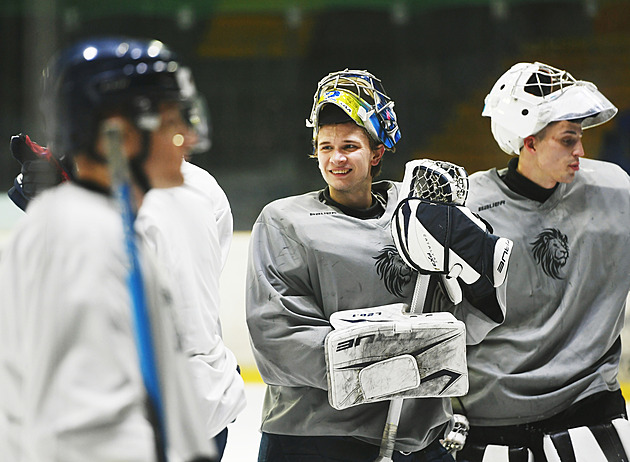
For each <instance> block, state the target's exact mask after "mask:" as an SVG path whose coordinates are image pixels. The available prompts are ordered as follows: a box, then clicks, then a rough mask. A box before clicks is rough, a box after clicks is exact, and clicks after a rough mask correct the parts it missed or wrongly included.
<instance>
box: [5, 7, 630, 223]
mask: <svg viewBox="0 0 630 462" xmlns="http://www.w3.org/2000/svg"><path fill="white" fill-rule="evenodd" d="M629 24H630V2H629V1H628V0H562V1H531V0H133V1H129V0H108V1H107V2H94V1H91V0H90V1H88V0H2V8H1V11H0V63H1V64H2V71H1V72H0V146H3V148H2V151H1V152H0V191H6V190H7V189H8V188H9V187H10V185H11V184H12V181H13V178H14V177H15V175H16V174H17V173H19V164H18V163H17V162H16V161H15V160H14V159H12V158H11V156H10V154H9V152H8V144H9V139H10V136H11V135H14V134H17V133H19V132H25V133H27V134H30V135H31V137H32V138H33V139H34V140H36V141H38V142H39V143H40V144H45V143H46V137H45V131H44V129H45V127H43V124H42V118H41V115H40V113H39V109H38V104H37V100H38V96H39V76H40V73H41V70H42V68H43V67H44V65H45V63H46V62H47V60H48V59H49V58H50V56H51V55H52V54H53V53H54V52H55V51H56V50H57V49H59V48H60V47H62V46H65V45H67V44H68V43H69V42H72V41H74V40H76V39H79V38H83V37H86V36H91V35H104V34H123V35H131V36H141V37H150V38H157V39H159V40H162V41H163V42H165V43H166V44H168V45H170V46H171V47H172V48H173V49H175V51H177V52H178V53H179V54H180V55H181V56H182V58H183V60H184V61H185V62H186V63H187V64H188V65H190V66H191V67H192V69H193V72H194V75H195V76H196V80H197V84H198V87H200V89H201V91H202V92H203V93H204V94H205V96H206V97H207V99H208V104H209V109H210V114H211V120H212V131H213V134H212V141H213V145H212V147H211V149H210V151H209V152H208V153H206V154H202V155H199V156H197V157H196V158H194V159H193V161H194V162H195V163H197V164H199V165H201V166H202V167H204V168H206V169H207V170H209V171H210V172H211V173H212V174H213V175H214V176H215V177H216V178H217V180H218V181H219V183H220V184H221V185H222V186H223V188H224V189H225V191H226V193H227V195H228V197H229V198H230V201H231V204H232V208H233V213H234V220H235V229H237V230H239V231H249V230H250V229H251V226H252V224H253V222H254V220H255V219H256V217H257V215H258V213H259V212H260V210H261V208H262V207H263V206H264V205H265V204H266V203H268V202H270V201H272V200H274V199H276V198H279V197H282V196H286V195H291V194H298V193H302V192H306V191H309V190H312V189H319V188H321V187H322V186H323V184H324V183H323V181H322V179H321V177H320V175H319V173H318V170H317V166H316V163H315V161H314V160H312V159H309V158H308V154H309V153H310V151H311V145H310V136H311V132H310V130H309V129H307V128H306V127H305V125H304V121H305V119H306V118H307V117H308V115H309V112H310V109H311V104H312V97H313V93H314V91H315V89H316V86H317V82H318V81H319V80H320V79H321V78H322V77H323V76H325V75H326V74H328V73H329V72H333V71H337V70H342V69H344V68H346V67H348V68H355V69H367V70H369V71H370V72H372V73H373V74H375V75H376V76H377V77H379V78H381V80H382V81H383V84H384V86H385V89H386V90H387V92H388V93H389V95H390V96H391V97H392V98H393V99H394V101H395V102H396V107H395V110H396V112H397V114H398V117H399V122H400V127H401V132H402V140H401V142H400V143H399V148H398V151H397V153H396V154H394V155H389V156H388V157H387V158H386V159H385V162H384V169H383V173H382V177H383V178H391V179H402V174H403V166H404V163H405V162H406V161H408V160H409V159H412V158H417V157H430V158H439V159H444V160H450V161H452V162H456V163H459V164H461V165H463V166H464V167H466V169H467V170H468V171H469V172H474V171H476V170H479V169H485V168H489V167H493V166H504V165H505V164H506V163H507V160H508V157H507V156H506V155H505V154H503V153H502V152H501V151H500V150H499V148H498V147H497V145H496V144H495V142H494V140H493V139H492V136H491V134H490V129H489V120H487V119H485V118H482V117H481V115H480V114H481V110H482V108H483V99H484V96H485V95H486V94H487V92H488V91H489V90H490V88H491V87H492V84H493V83H494V81H495V80H496V79H497V78H498V77H499V75H500V74H502V73H503V72H504V71H505V70H507V69H508V68H509V67H510V66H511V65H512V64H514V63H515V62H518V61H536V60H537V61H542V62H544V63H546V64H550V65H552V66H555V67H559V68H562V69H567V70H568V71H569V72H571V73H572V74H573V75H574V76H575V77H576V78H578V79H585V80H591V81H593V82H595V83H596V84H597V86H598V87H599V88H600V90H602V92H603V93H604V94H605V95H606V96H607V97H608V98H609V99H611V100H612V101H613V103H615V104H616V105H617V106H618V107H619V108H620V114H619V115H618V116H617V117H616V118H615V119H613V121H612V122H611V123H608V124H606V125H604V126H602V127H600V128H598V129H596V130H592V131H589V132H587V136H585V145H586V148H587V152H588V153H589V154H590V156H591V157H599V158H608V159H612V160H614V161H617V162H619V163H622V164H626V163H628V164H630V147H629V145H630V141H629V137H630V120H629V119H630V116H629V115H628V110H629V109H630V25H629Z"/></svg>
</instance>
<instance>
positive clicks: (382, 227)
mask: <svg viewBox="0 0 630 462" xmlns="http://www.w3.org/2000/svg"><path fill="white" fill-rule="evenodd" d="M309 126H311V127H312V128H313V146H314V152H313V157H314V158H316V159H317V161H318V164H319V169H320V172H321V175H322V177H323V179H324V180H325V182H326V184H327V186H326V187H325V188H324V189H322V190H321V191H313V192H309V193H306V194H303V195H299V196H293V197H288V198H284V199H279V200H277V201H274V202H272V203H271V204H269V205H267V206H266V207H265V208H264V209H263V210H262V212H261V214H260V216H259V217H258V219H257V220H256V223H255V224H254V227H253V230H252V235H251V244H250V245H251V247H250V254H249V264H248V273H247V300H246V310H247V324H248V328H249V333H250V337H251V342H252V346H253V352H254V356H255V358H256V362H257V365H258V368H259V370H260V373H261V375H262V377H263V379H264V381H265V383H266V384H267V385H268V387H267V392H266V396H265V401H264V405H263V412H262V420H263V421H262V438H261V445H260V452H259V461H265V462H270V461H283V462H289V461H304V460H309V461H314V462H315V461H333V460H344V461H366V462H368V461H369V462H371V461H373V460H374V459H375V458H376V457H377V456H378V454H379V445H380V442H381V436H382V434H383V427H384V425H385V420H386V417H387V411H388V401H382V402H378V403H370V404H362V405H360V406H355V407H351V408H347V409H343V410H337V409H335V408H333V407H332V406H331V405H330V404H329V401H328V382H327V375H326V360H325V352H324V340H325V338H326V336H327V335H328V334H329V333H330V332H331V331H332V327H331V324H330V322H329V319H330V317H331V315H332V314H333V313H335V312H338V311H341V310H348V309H354V308H361V307H374V306H380V305H389V304H393V303H405V302H407V303H408V302H409V301H410V300H411V297H412V294H413V289H414V282H415V274H414V272H413V271H411V270H410V268H409V267H408V266H407V265H406V264H405V263H404V262H403V260H402V259H401V258H400V256H399V254H398V253H397V252H396V248H395V246H394V242H393V239H392V235H391V227H390V222H391V218H392V215H393V213H394V210H395V209H396V206H397V205H398V195H399V190H400V189H401V185H400V184H399V183H396V182H392V181H378V182H373V180H374V177H376V175H377V174H378V173H379V171H380V168H381V162H382V158H383V154H384V152H385V151H387V150H392V151H393V149H394V145H395V144H396V143H397V141H398V140H399V138H400V133H399V131H398V125H397V122H396V115H395V113H394V111H393V101H391V100H390V98H389V97H388V96H387V95H386V94H385V92H384V90H383V88H382V86H381V83H380V81H379V80H378V79H377V78H376V77H374V76H373V75H372V74H369V73H368V72H365V71H349V70H345V71H341V72H336V73H332V74H329V75H328V76H327V77H325V78H324V79H322V80H321V81H320V83H319V86H318V89H317V92H316V93H315V98H314V104H313V108H312V111H311V116H310V118H309ZM450 414H451V413H450V403H449V402H448V400H447V399H442V398H437V399H436V398H427V399H409V400H405V403H404V405H403V408H402V415H401V419H400V424H399V427H398V438H397V441H396V447H395V449H396V451H395V454H394V460H401V461H416V462H429V461H435V462H437V461H439V462H447V461H452V460H453V459H452V456H450V455H449V454H448V453H447V452H446V450H445V449H444V448H443V447H442V446H441V445H440V442H439V439H440V438H441V437H443V433H444V431H445V429H446V428H447V427H448V425H449V420H450V417H451V415H450ZM400 451H405V454H403V453H402V452H400Z"/></svg>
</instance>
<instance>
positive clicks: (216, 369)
mask: <svg viewBox="0 0 630 462" xmlns="http://www.w3.org/2000/svg"><path fill="white" fill-rule="evenodd" d="M182 173H184V184H183V185H182V186H179V187H175V188H165V189H152V190H150V191H149V192H148V193H147V195H146V196H145V198H144V201H143V203H142V207H141V209H140V213H139V214H138V219H137V220H136V229H137V230H138V232H139V233H140V234H141V235H142V236H143V237H144V238H145V240H146V241H147V242H148V244H149V246H150V247H152V248H153V249H154V250H155V251H156V253H157V255H158V258H159V259H160V261H161V263H162V264H163V265H165V266H166V267H167V270H168V272H169V274H170V275H171V277H172V280H173V283H174V285H175V287H174V290H176V291H177V292H178V296H179V297H180V298H181V300H182V304H181V307H178V309H177V312H176V319H177V321H178V323H179V331H180V333H181V340H182V344H183V346H184V349H185V351H186V353H187V354H188V355H189V357H190V363H191V365H192V368H193V373H194V377H195V385H196V386H197V389H198V390H199V392H200V394H201V396H202V398H203V408H202V409H203V413H204V419H205V422H206V435H207V436H208V438H211V437H214V436H216V435H217V434H218V433H219V432H221V431H222V430H223V429H224V428H225V427H226V425H227V424H228V423H230V422H232V421H233V420H234V419H235V418H236V416H237V415H238V413H239V412H240V411H242V410H243V409H244V408H245V404H246V399H245V385H244V383H243V379H242V378H241V376H240V374H239V373H238V371H237V361H236V357H235V356H234V354H233V353H232V352H231V351H230V350H229V349H228V348H227V347H226V346H225V344H224V342H223V339H222V337H221V324H220V319H219V304H220V300H219V278H220V275H221V270H222V268H223V265H224V264H225V261H226V258H227V255H228V251H229V248H230V244H231V240H232V213H231V210H230V205H229V202H228V200H227V197H226V195H225V193H224V192H223V190H222V189H221V187H220V186H219V185H218V183H217V182H216V180H215V179H214V178H213V177H212V176H211V175H210V174H209V173H208V172H207V171H205V170H203V169H201V168H199V167H197V166H195V165H193V164H190V163H188V162H184V163H183V164H182Z"/></svg>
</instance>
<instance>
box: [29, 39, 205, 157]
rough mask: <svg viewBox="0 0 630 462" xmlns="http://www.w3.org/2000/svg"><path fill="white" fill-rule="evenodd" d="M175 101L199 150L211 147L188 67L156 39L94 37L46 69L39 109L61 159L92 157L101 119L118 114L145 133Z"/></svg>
mask: <svg viewBox="0 0 630 462" xmlns="http://www.w3.org/2000/svg"><path fill="white" fill-rule="evenodd" d="M165 101H179V102H181V104H182V109H183V110H184V111H185V117H186V119H187V120H188V121H189V122H190V123H191V125H192V126H193V128H194V129H195V130H196V132H197V135H198V140H199V141H198V146H197V147H196V148H197V149H196V150H198V151H203V150H206V149H208V147H209V144H210V142H209V136H208V135H209V133H208V132H209V128H208V124H207V118H206V113H205V104H204V102H203V98H202V97H201V96H200V95H199V94H198V93H197V90H196V87H195V84H194V82H193V79H192V75H191V73H190V70H189V69H188V68H186V67H184V66H182V64H181V63H180V61H179V60H178V58H177V56H176V55H175V53H174V52H172V51H171V50H170V49H169V48H167V47H166V46H165V45H164V44H163V43H162V42H160V41H157V40H144V39H130V38H124V37H107V38H94V39H87V40H84V41H81V42H79V43H77V44H75V45H73V46H70V47H68V48H66V49H65V50H63V51H62V52H61V53H59V54H58V55H57V56H55V57H54V58H53V59H52V60H51V62H50V64H49V65H48V67H47V68H46V69H45V70H44V76H43V95H42V109H43V111H44V118H45V121H46V129H47V132H48V136H49V148H50V149H51V151H52V153H53V154H54V155H55V156H56V157H57V158H59V159H60V160H62V161H64V162H68V161H69V159H70V158H72V156H73V155H74V154H75V153H76V152H79V151H82V152H85V153H87V154H88V155H90V154H91V155H94V142H95V140H96V136H97V130H98V126H99V123H100V120H101V119H102V117H103V116H104V115H108V114H109V113H111V112H112V111H118V112H122V113H123V114H125V115H126V116H128V117H129V118H130V119H131V120H132V121H133V122H134V123H135V124H136V126H137V127H138V128H139V129H140V130H143V131H152V130H154V129H156V128H157V125H158V124H159V118H158V112H157V111H158V105H159V103H161V102H165Z"/></svg>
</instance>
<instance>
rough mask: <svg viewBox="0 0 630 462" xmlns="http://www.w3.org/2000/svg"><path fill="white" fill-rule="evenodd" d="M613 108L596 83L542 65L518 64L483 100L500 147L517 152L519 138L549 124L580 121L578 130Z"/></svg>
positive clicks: (599, 121)
mask: <svg viewBox="0 0 630 462" xmlns="http://www.w3.org/2000/svg"><path fill="white" fill-rule="evenodd" d="M616 113H617V108H616V107H615V106H614V105H613V104H612V103H611V102H610V101H608V99H606V97H604V95H602V94H601V93H600V92H599V91H598V90H597V87H596V86H595V85H594V84H593V83H591V82H587V81H582V80H576V79H574V78H573V76H571V74H569V73H568V72H566V71H562V70H560V69H556V68H554V67H551V66H548V65H546V64H542V63H538V62H536V63H518V64H515V65H514V66H512V68H510V69H509V70H508V71H507V72H506V73H505V74H503V75H502V76H501V77H500V78H499V80H497V82H496V83H495V85H494V86H493V88H492V90H491V91H490V93H489V94H488V95H487V96H486V98H485V106H484V109H483V112H482V115H483V116H486V117H490V119H491V130H492V134H493V136H494V138H495V140H496V141H497V143H498V144H499V146H500V147H501V149H502V150H503V151H505V152H506V153H508V154H519V153H520V149H521V148H522V147H523V140H524V139H525V138H526V137H527V136H530V135H535V134H537V133H539V132H540V131H541V130H542V129H543V128H545V127H546V126H547V125H548V124H549V123H551V122H557V121H561V120H580V121H581V125H582V128H583V129H587V128H591V127H595V126H597V125H600V124H602V123H604V122H606V121H608V120H610V119H611V118H612V117H614V116H615V114H616Z"/></svg>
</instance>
